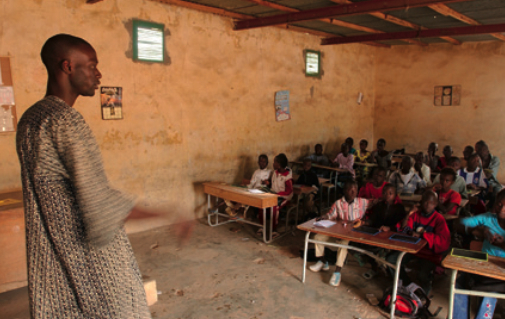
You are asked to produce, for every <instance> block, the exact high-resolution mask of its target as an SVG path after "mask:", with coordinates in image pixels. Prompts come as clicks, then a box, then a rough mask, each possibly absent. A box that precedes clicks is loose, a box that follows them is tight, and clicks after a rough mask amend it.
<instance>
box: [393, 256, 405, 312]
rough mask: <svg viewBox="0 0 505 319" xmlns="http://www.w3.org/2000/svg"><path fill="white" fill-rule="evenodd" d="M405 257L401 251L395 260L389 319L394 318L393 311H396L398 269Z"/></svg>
mask: <svg viewBox="0 0 505 319" xmlns="http://www.w3.org/2000/svg"><path fill="white" fill-rule="evenodd" d="M403 256H405V252H404V251H402V252H401V253H400V255H399V256H398V259H397V260H396V269H395V280H394V282H393V294H392V295H391V313H390V317H391V319H394V318H395V310H396V293H397V291H398V279H399V278H400V269H401V265H402V259H403Z"/></svg>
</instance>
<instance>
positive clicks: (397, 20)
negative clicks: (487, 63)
mask: <svg viewBox="0 0 505 319" xmlns="http://www.w3.org/2000/svg"><path fill="white" fill-rule="evenodd" d="M331 1H332V2H335V3H338V4H351V3H353V2H352V1H351V0H331ZM368 14H369V15H371V16H373V17H376V18H379V19H382V20H386V21H389V22H391V23H394V24H397V25H400V26H402V27H406V28H411V29H414V30H427V28H425V27H422V26H420V25H417V24H415V23H412V22H410V21H407V20H403V19H400V18H397V17H394V16H392V15H389V14H386V13H384V12H379V11H376V12H370V13H368ZM441 38H442V39H444V40H446V41H447V42H450V43H452V44H461V41H459V40H456V39H454V38H451V37H441ZM421 43H424V42H421Z"/></svg>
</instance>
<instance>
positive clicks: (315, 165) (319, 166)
mask: <svg viewBox="0 0 505 319" xmlns="http://www.w3.org/2000/svg"><path fill="white" fill-rule="evenodd" d="M290 163H291V164H296V165H303V162H299V161H292V162H290ZM312 167H314V168H320V169H325V170H328V171H332V172H337V173H347V172H349V171H348V170H346V169H343V168H337V167H331V166H324V165H319V164H312Z"/></svg>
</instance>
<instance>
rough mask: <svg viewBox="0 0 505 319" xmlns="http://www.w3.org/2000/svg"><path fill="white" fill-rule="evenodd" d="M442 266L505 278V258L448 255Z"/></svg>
mask: <svg viewBox="0 0 505 319" xmlns="http://www.w3.org/2000/svg"><path fill="white" fill-rule="evenodd" d="M442 266H444V267H446V268H450V269H456V270H458V271H464V272H468V273H471V274H476V275H481V276H486V277H491V278H495V279H498V280H505V258H499V257H494V256H489V260H488V261H479V260H473V259H468V258H462V257H454V256H451V255H448V256H447V257H445V259H444V260H443V261H442Z"/></svg>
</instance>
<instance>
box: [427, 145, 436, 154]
mask: <svg viewBox="0 0 505 319" xmlns="http://www.w3.org/2000/svg"><path fill="white" fill-rule="evenodd" d="M437 151H438V144H437V143H435V142H431V143H430V145H428V153H433V154H435V153H436V152H437Z"/></svg>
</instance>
